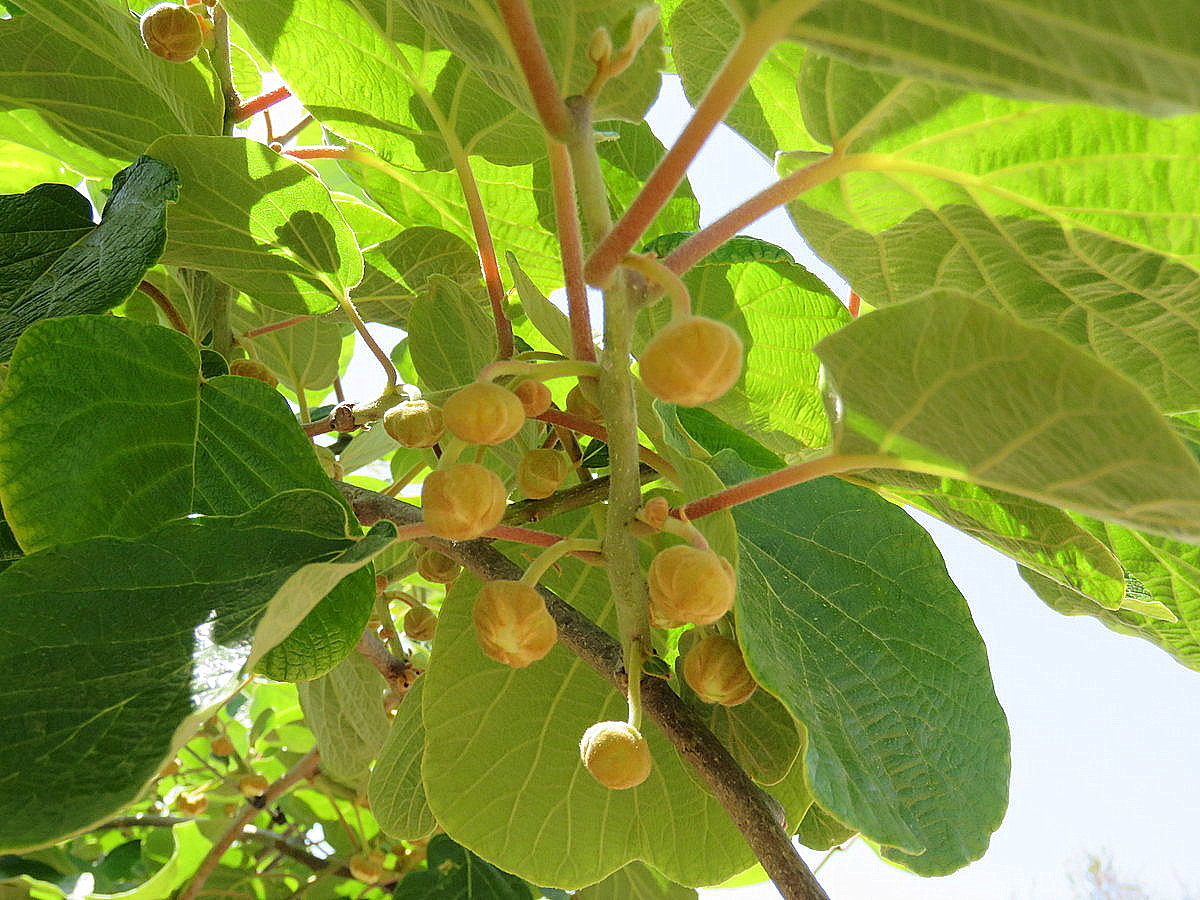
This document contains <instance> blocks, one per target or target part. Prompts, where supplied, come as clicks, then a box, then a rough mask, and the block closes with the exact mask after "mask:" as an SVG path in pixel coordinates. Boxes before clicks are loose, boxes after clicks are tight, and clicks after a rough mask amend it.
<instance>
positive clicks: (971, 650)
mask: <svg viewBox="0 0 1200 900" xmlns="http://www.w3.org/2000/svg"><path fill="white" fill-rule="evenodd" d="M716 462H719V463H723V464H724V465H723V467H722V468H721V469H720V471H721V473H722V476H723V477H725V478H726V480H729V481H737V480H742V479H744V478H745V477H746V476H748V475H751V474H753V470H749V469H747V468H746V467H745V466H744V464H742V463H741V462H740V461H739V460H737V459H736V457H734V456H733V455H732V454H724V455H723V456H722V457H721V458H720V459H719V460H718V461H716ZM734 518H735V519H736V520H737V523H738V532H739V534H740V536H741V541H742V548H741V557H740V558H741V565H740V568H739V573H738V575H739V589H738V601H737V607H736V611H737V623H738V637H739V638H740V641H741V644H742V648H743V651H744V652H745V654H746V663H747V665H748V666H749V667H750V671H751V672H752V673H753V674H754V677H755V678H756V679H757V680H758V682H759V683H760V684H762V685H763V686H764V687H765V688H767V690H769V691H771V692H772V693H773V694H775V695H776V696H777V697H778V698H779V699H780V701H782V703H783V704H784V705H785V706H786V707H787V708H788V709H789V711H790V712H791V713H792V715H793V716H795V717H796V718H797V719H798V720H800V721H801V722H802V723H804V725H805V727H806V728H807V731H808V750H807V754H806V759H805V765H806V767H807V773H806V774H807V778H806V781H807V783H808V785H809V787H810V788H811V790H812V795H813V797H814V798H815V800H816V802H817V803H819V804H821V806H823V807H824V808H826V809H827V810H829V811H830V812H831V813H833V814H834V815H835V816H836V817H837V818H838V819H840V820H841V821H843V822H845V823H846V824H847V825H850V826H852V827H854V828H856V829H858V830H861V831H862V832H863V833H864V834H865V835H866V836H867V837H869V838H870V839H871V840H873V841H876V842H878V843H879V844H882V845H884V847H885V850H884V856H886V857H887V858H888V859H891V860H893V861H895V862H899V863H901V864H902V865H904V866H906V867H907V868H910V869H912V870H913V871H914V872H917V873H918V874H922V875H944V874H947V873H949V872H952V871H954V870H955V869H958V868H960V867H961V866H964V865H966V864H967V863H968V862H971V861H972V860H974V859H977V858H978V857H980V856H981V855H983V852H984V851H985V850H986V849H987V845H988V841H989V838H990V835H991V833H992V832H993V831H995V830H996V828H997V827H999V825H1000V822H1001V819H1002V818H1003V815H1004V809H1005V806H1006V804H1007V800H1008V774H1009V737H1008V726H1007V724H1006V722H1005V718H1004V711H1003V710H1002V709H1001V708H1000V704H999V702H998V701H997V700H996V696H995V693H994V691H993V688H992V681H991V674H990V672H989V670H988V663H987V654H986V651H985V650H984V646H983V641H982V640H981V639H980V637H979V633H978V632H977V631H976V629H975V625H974V623H973V622H972V621H971V616H970V612H969V611H968V609H967V605H966V602H965V601H964V600H963V598H962V595H961V594H960V593H959V592H958V589H957V588H956V587H955V586H954V583H953V582H952V581H951V580H950V577H949V575H947V573H946V569H945V565H944V563H943V562H942V559H941V556H940V555H939V554H938V551H937V548H936V547H935V546H934V544H933V541H932V540H930V538H929V535H927V534H926V533H925V532H924V531H923V530H922V529H921V527H920V526H919V525H917V524H916V522H914V521H913V520H912V519H911V518H909V517H908V516H907V515H906V514H905V513H904V512H903V511H902V510H900V509H899V508H898V507H896V506H894V505H893V504H891V503H888V502H887V501H885V500H883V499H881V498H879V497H878V496H876V495H875V494H873V493H872V492H870V491H866V490H864V489H862V488H859V487H855V486H853V485H850V484H847V483H845V482H842V481H839V480H836V479H830V478H826V479H820V480H818V481H813V482H809V483H807V484H802V485H798V486H796V487H793V488H788V489H786V490H783V491H779V492H777V493H774V494H770V495H768V496H766V497H763V498H761V499H758V500H754V501H751V502H749V503H743V504H741V505H739V506H737V507H735V509H734Z"/></svg>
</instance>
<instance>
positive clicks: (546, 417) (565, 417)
mask: <svg viewBox="0 0 1200 900" xmlns="http://www.w3.org/2000/svg"><path fill="white" fill-rule="evenodd" d="M535 418H537V419H539V420H541V421H542V422H549V423H550V424H551V425H562V426H564V427H566V428H570V429H571V430H572V431H577V432H579V433H580V434H586V435H588V436H589V437H594V438H599V439H600V440H602V441H604V442H605V443H608V429H606V428H605V427H604V426H603V425H597V424H596V423H595V422H593V421H591V420H590V419H582V418H580V417H579V416H573V415H571V414H570V413H566V412H562V411H561V410H558V409H548V410H546V411H545V412H544V413H542V414H540V415H538V416H536V417H535ZM638 457H639V458H640V459H641V461H642V462H644V463H646V464H647V465H651V466H653V467H654V468H655V469H657V470H658V471H659V472H660V473H661V474H662V475H663V476H664V477H666V478H670V479H671V480H674V479H675V478H676V473H675V467H674V466H673V465H671V464H670V463H669V462H667V461H666V460H665V459H663V458H662V457H661V456H659V455H658V454H657V453H655V452H654V451H653V450H651V449H649V448H648V447H642V446H639V447H638Z"/></svg>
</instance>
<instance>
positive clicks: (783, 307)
mask: <svg viewBox="0 0 1200 900" xmlns="http://www.w3.org/2000/svg"><path fill="white" fill-rule="evenodd" d="M764 243H765V242H764ZM767 246H768V247H769V246H770V245H767ZM776 249H777V248H776ZM762 252H763V251H762V248H760V247H757V245H755V253H756V255H762ZM684 283H685V284H686V285H687V287H688V290H689V292H690V293H691V297H692V309H693V311H694V312H695V313H696V314H697V315H703V316H709V317H710V318H713V319H717V320H718V321H722V322H725V323H726V324H728V325H729V326H730V327H732V328H733V329H734V330H736V331H737V332H738V333H739V334H740V335H741V337H742V341H743V342H744V344H745V347H746V352H745V358H744V363H743V375H742V377H741V378H740V379H739V380H738V383H737V384H736V385H734V387H733V388H732V389H731V390H730V391H729V392H728V393H727V394H725V396H723V397H722V398H721V399H720V400H717V401H715V402H713V403H710V404H707V407H706V408H707V409H708V410H710V411H711V412H712V413H713V414H714V415H716V416H717V417H718V418H720V419H722V420H723V421H725V422H727V423H729V424H730V425H732V426H733V427H735V428H738V429H741V430H743V431H744V432H746V433H747V434H748V435H750V436H751V437H752V438H754V439H755V440H757V441H758V442H760V443H762V444H764V445H765V446H767V447H768V448H770V449H771V450H772V451H774V452H776V453H780V454H788V453H796V452H799V451H801V450H803V449H804V448H806V447H820V446H823V445H824V444H826V443H827V442H828V440H829V428H828V423H827V420H826V416H825V409H824V404H823V402H822V399H821V392H820V389H819V386H818V378H817V373H818V368H819V362H818V360H817V357H816V356H815V355H814V354H813V352H812V347H813V345H814V344H816V342H817V341H819V340H820V339H821V338H823V337H825V336H826V335H828V334H831V333H833V332H834V331H836V330H837V329H838V328H840V327H842V325H843V324H844V323H845V322H847V321H849V318H850V317H849V314H848V313H847V312H846V309H845V307H843V306H842V304H841V302H840V301H839V300H838V299H837V298H836V297H835V296H834V295H833V293H832V292H831V291H830V290H829V288H828V287H826V286H825V285H824V284H823V283H822V282H821V281H820V280H818V279H817V278H816V276H814V275H812V274H811V273H810V272H809V271H808V270H807V269H805V268H804V267H803V266H800V265H797V264H796V263H794V262H791V261H790V260H789V261H786V262H758V261H753V262H738V263H732V264H728V265H725V264H720V263H713V264H708V265H705V264H701V265H698V266H696V267H694V268H693V269H691V271H689V272H688V273H687V275H685V276H684ZM669 317H670V308H669V306H668V305H667V304H666V303H659V304H657V305H655V306H653V307H650V308H649V309H648V310H647V311H646V312H645V313H644V314H643V316H642V317H641V318H640V320H639V336H640V337H642V338H643V339H648V338H649V336H650V335H651V334H653V332H654V331H655V330H656V329H657V328H660V327H662V326H663V325H665V324H666V322H667V320H668V319H669Z"/></svg>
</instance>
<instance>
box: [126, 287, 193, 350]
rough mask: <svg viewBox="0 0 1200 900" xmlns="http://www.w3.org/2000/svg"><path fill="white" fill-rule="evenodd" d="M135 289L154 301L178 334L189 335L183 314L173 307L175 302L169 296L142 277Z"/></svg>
mask: <svg viewBox="0 0 1200 900" xmlns="http://www.w3.org/2000/svg"><path fill="white" fill-rule="evenodd" d="M137 289H138V290H139V291H141V292H142V293H143V294H145V295H146V296H147V297H149V298H150V299H151V300H153V301H154V305H155V306H157V307H158V308H159V309H160V310H161V311H162V314H163V315H164V316H166V317H167V321H168V322H170V323H171V327H172V328H174V329H175V330H176V331H178V332H179V333H180V334H186V335H188V337H191V333H190V332H189V331H188V327H187V323H186V322H184V321H183V316H181V315H180V314H179V310H177V309H176V308H175V304H174V303H172V302H171V298H170V297H168V296H167V295H166V294H164V293H163V292H162V291H160V290H159V289H158V288H157V287H155V286H154V284H152V283H151V282H149V281H146V280H144V279H143V280H142V281H140V282H138V286H137Z"/></svg>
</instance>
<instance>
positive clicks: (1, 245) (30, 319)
mask: <svg viewBox="0 0 1200 900" xmlns="http://www.w3.org/2000/svg"><path fill="white" fill-rule="evenodd" d="M178 183H179V179H178V176H177V175H176V173H175V171H174V170H173V169H172V168H171V167H170V166H168V165H166V164H164V163H162V162H159V161H158V160H157V159H153V158H152V157H148V156H142V157H139V158H138V160H137V162H135V163H134V164H133V165H132V166H129V167H128V168H126V169H123V170H122V171H121V172H119V173H117V175H116V177H115V178H114V179H113V190H112V193H111V194H110V195H109V198H108V202H107V203H106V204H105V205H104V211H103V213H102V214H101V217H100V224H99V225H93V224H92V220H91V204H90V203H89V201H88V199H87V198H86V197H84V196H83V195H81V194H79V193H78V192H76V191H75V190H74V189H72V188H70V187H68V186H67V185H65V184H43V185H39V186H38V187H36V188H34V189H33V190H31V191H29V192H28V193H25V194H16V195H9V196H3V197H0V254H2V255H3V257H4V259H5V266H4V271H3V272H0V361H3V360H6V359H8V358H9V356H10V355H12V349H13V347H14V346H15V345H16V343H17V338H18V337H20V336H21V332H22V331H24V330H25V329H26V328H28V327H29V326H30V325H31V324H33V323H34V322H36V321H37V320H39V319H45V318H49V317H51V316H73V315H86V314H89V313H101V312H106V311H107V310H109V309H112V308H113V307H114V306H116V305H117V304H118V303H120V302H121V301H122V300H124V299H125V298H126V297H128V296H129V294H130V293H131V292H132V291H133V290H134V288H136V287H137V285H138V282H140V281H141V279H142V276H143V275H144V274H145V273H146V270H147V269H148V268H150V267H151V266H152V265H154V264H155V263H156V262H157V261H158V258H159V256H160V255H162V251H163V245H164V244H165V243H166V240H167V232H166V219H167V201H169V200H174V199H175V198H176V197H177V196H178Z"/></svg>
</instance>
